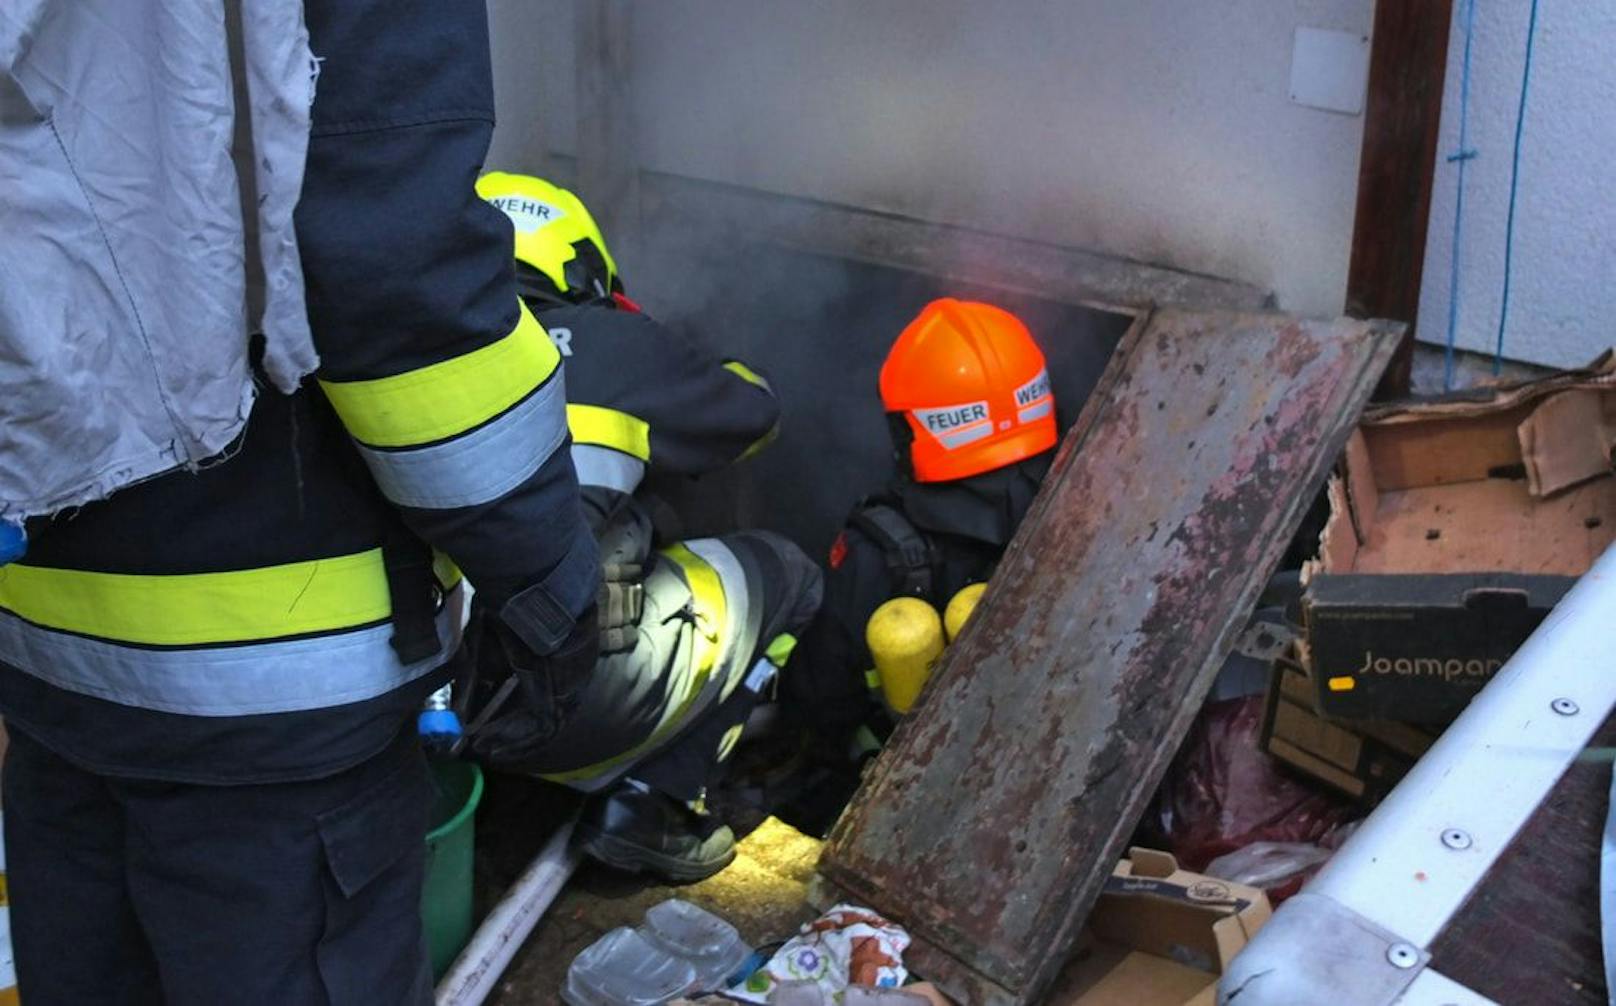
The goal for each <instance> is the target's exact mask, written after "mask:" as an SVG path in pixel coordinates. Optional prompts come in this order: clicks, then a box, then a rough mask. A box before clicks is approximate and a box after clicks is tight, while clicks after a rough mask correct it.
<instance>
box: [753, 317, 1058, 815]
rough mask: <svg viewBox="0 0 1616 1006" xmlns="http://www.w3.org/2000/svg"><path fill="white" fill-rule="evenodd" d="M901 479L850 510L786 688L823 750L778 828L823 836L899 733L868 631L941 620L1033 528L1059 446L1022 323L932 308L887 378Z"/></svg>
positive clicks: (892, 355)
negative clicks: (906, 609) (901, 605)
mask: <svg viewBox="0 0 1616 1006" xmlns="http://www.w3.org/2000/svg"><path fill="white" fill-rule="evenodd" d="M880 390H881V400H882V403H883V405H884V406H885V409H886V413H887V419H888V423H889V427H890V429H891V431H892V437H893V446H894V453H895V457H896V459H897V463H898V468H899V472H900V475H899V477H898V478H897V479H895V480H894V481H893V483H892V484H891V485H890V486H889V487H888V489H887V490H886V491H885V492H884V493H881V494H879V495H874V496H871V497H868V498H866V499H864V500H862V501H860V502H859V503H858V505H857V506H855V507H854V509H853V511H852V513H851V514H850V515H849V517H848V519H847V523H846V526H845V527H844V528H843V529H842V531H841V533H840V534H838V535H837V537H836V539H835V541H834V542H833V543H832V545H831V549H830V555H829V557H828V562H827V566H828V572H827V574H826V579H825V600H824V605H823V606H822V608H821V610H820V613H819V616H818V617H817V618H816V619H815V620H814V623H813V625H812V626H811V627H810V628H809V630H808V631H807V632H806V633H804V635H803V637H802V642H801V645H800V646H798V648H797V656H796V661H797V667H796V669H795V670H796V673H794V674H793V675H791V676H790V677H788V678H786V679H784V681H783V682H782V690H781V704H782V708H783V710H784V711H785V712H786V714H787V715H788V716H790V717H793V718H794V719H796V720H797V721H798V722H799V723H800V724H802V725H803V726H805V727H806V728H808V729H809V730H810V731H811V733H812V734H813V735H814V736H815V739H816V744H815V745H814V746H813V748H812V750H813V751H814V752H815V753H816V754H815V757H814V764H813V765H812V767H811V768H810V769H809V770H808V771H806V772H805V773H803V774H802V775H801V776H800V777H799V779H798V780H797V785H796V786H794V787H793V789H795V790H796V791H797V792H796V795H795V796H794V797H793V798H791V799H790V800H788V806H787V807H786V808H783V809H782V810H781V811H780V813H781V816H782V817H784V818H785V819H786V820H788V821H790V822H791V823H793V824H796V825H797V826H798V827H800V828H802V829H803V830H805V831H811V832H823V831H824V830H825V829H827V828H828V827H829V826H830V825H831V824H832V823H834V820H835V817H836V815H837V814H838V813H839V812H840V810H841V806H842V804H843V803H845V801H846V799H847V797H848V796H850V795H851V793H852V790H853V788H854V787H855V786H856V785H857V771H856V766H857V763H858V761H859V758H860V757H861V756H862V755H865V754H868V753H870V752H872V751H873V750H874V749H875V748H876V747H877V746H878V744H879V743H880V741H881V740H883V739H884V737H885V735H886V733H887V732H888V731H890V729H891V717H890V715H889V713H888V712H887V711H886V710H885V709H884V708H883V707H882V703H881V701H880V692H879V690H878V679H877V676H876V672H875V670H874V662H873V660H872V657H871V654H870V649H869V646H868V645H867V644H866V641H865V628H866V625H867V624H868V623H869V621H870V616H871V615H872V614H874V612H875V610H876V609H877V608H879V607H880V606H881V605H882V604H883V603H885V602H887V601H889V600H891V599H893V598H895V597H904V596H909V597H918V598H920V599H922V600H924V601H927V602H928V603H930V604H931V605H932V606H933V607H935V608H937V609H938V610H939V611H942V610H944V609H945V608H946V607H947V605H948V603H949V601H950V600H951V599H952V598H953V597H954V596H955V595H956V594H957V593H958V592H959V591H960V590H961V589H963V588H965V587H967V586H969V585H971V584H975V583H985V582H986V581H987V580H988V579H989V578H990V577H991V576H992V575H993V571H994V568H995V567H996V566H997V565H998V563H999V559H1000V557H1001V556H1002V555H1003V554H1004V550H1005V547H1006V546H1007V545H1009V543H1010V539H1011V537H1012V536H1013V535H1014V534H1015V532H1016V528H1017V527H1019V526H1020V524H1021V520H1022V518H1023V517H1025V516H1026V514H1027V509H1028V508H1029V507H1030V506H1031V505H1032V501H1033V498H1034V497H1035V496H1036V495H1037V493H1038V487H1039V485H1040V483H1041V482H1042V481H1043V478H1044V475H1045V474H1046V473H1047V472H1048V471H1049V464H1050V460H1051V459H1052V457H1053V454H1054V447H1055V445H1056V442H1057V439H1058V437H1057V428H1056V418H1055V401H1054V396H1053V394H1052V392H1051V390H1050V383H1049V376H1048V374H1047V372H1046V369H1045V363H1044V355H1043V352H1042V351H1041V350H1040V349H1039V348H1038V345H1037V343H1036V342H1034V341H1033V339H1032V336H1031V334H1030V333H1028V331H1027V328H1026V326H1025V325H1023V324H1022V323H1021V322H1020V320H1018V319H1017V318H1016V317H1015V316H1014V315H1011V314H1010V313H1009V312H1007V311H1004V310H1002V309H1000V308H998V307H994V306H992V305H989V304H982V303H973V302H963V301H958V300H953V299H943V300H937V301H933V302H932V303H930V304H928V305H927V306H926V307H925V309H924V310H922V311H921V312H920V314H919V316H918V317H916V318H915V320H914V321H912V322H911V323H910V324H909V325H908V326H907V327H906V328H905V329H904V330H903V332H902V334H900V335H899V336H898V339H897V341H896V342H895V343H894V344H893V346H892V349H891V350H890V351H889V352H888V354H887V358H886V361H885V363H884V364H883V365H882V367H881V378H880Z"/></svg>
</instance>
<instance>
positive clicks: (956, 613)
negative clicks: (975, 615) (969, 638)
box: [943, 583, 988, 643]
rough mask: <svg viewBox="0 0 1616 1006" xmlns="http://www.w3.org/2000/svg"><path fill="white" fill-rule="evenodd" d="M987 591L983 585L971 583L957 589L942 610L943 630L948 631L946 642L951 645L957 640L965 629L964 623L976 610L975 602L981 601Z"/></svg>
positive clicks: (986, 586)
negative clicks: (983, 593) (957, 591)
mask: <svg viewBox="0 0 1616 1006" xmlns="http://www.w3.org/2000/svg"><path fill="white" fill-rule="evenodd" d="M987 589H988V585H987V584H985V583H972V584H968V585H966V586H964V587H961V588H960V589H959V593H957V594H955V595H954V598H953V600H951V601H949V602H948V607H947V608H945V609H943V628H945V629H947V630H948V641H949V642H950V643H952V642H953V641H954V640H956V639H958V638H959V634H960V630H961V629H963V628H965V622H966V620H967V619H969V618H970V617H971V613H972V612H974V611H975V610H976V605H977V602H978V601H980V600H982V592H983V591H985V590H987Z"/></svg>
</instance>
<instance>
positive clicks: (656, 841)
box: [578, 781, 735, 884]
mask: <svg viewBox="0 0 1616 1006" xmlns="http://www.w3.org/2000/svg"><path fill="white" fill-rule="evenodd" d="M578 838H579V843H580V845H581V847H582V848H583V851H584V853H585V854H586V855H588V856H590V857H591V858H593V859H597V860H599V861H600V862H602V863H605V864H606V865H607V866H610V867H613V868H614V869H618V870H626V871H627V872H629V873H640V872H642V871H649V872H651V873H653V874H656V875H657V876H660V877H662V878H663V879H665V880H669V881H672V882H674V883H680V884H683V883H690V882H693V881H697V880H705V879H707V878H708V877H711V876H712V875H713V874H715V873H717V872H718V871H719V870H722V869H723V868H724V867H726V866H728V865H729V864H730V861H731V860H733V859H734V858H735V833H734V832H732V831H730V829H729V826H728V825H721V824H718V823H717V822H715V821H713V820H712V819H711V818H708V817H706V816H704V815H701V814H697V813H696V812H695V811H693V810H691V809H690V808H689V807H688V806H686V805H685V804H683V803H680V802H679V801H678V800H675V799H674V798H672V797H670V796H664V795H663V794H661V793H658V792H656V791H655V790H652V789H650V788H649V787H646V786H644V785H642V784H640V783H636V782H630V781H624V782H622V783H619V784H618V785H617V786H616V787H615V788H613V789H611V790H608V791H606V792H605V793H601V794H598V795H596V796H594V797H591V798H590V800H589V802H588V803H586V804H585V805H584V809H583V815H582V817H581V818H580V819H579V821H578Z"/></svg>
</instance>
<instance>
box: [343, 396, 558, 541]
mask: <svg viewBox="0 0 1616 1006" xmlns="http://www.w3.org/2000/svg"><path fill="white" fill-rule="evenodd" d="M566 435H567V393H566V388H565V386H564V385H563V383H562V377H561V370H560V369H559V368H558V369H557V370H556V372H555V374H554V375H553V376H552V377H551V378H550V379H549V380H548V381H546V382H545V383H544V384H543V385H542V386H541V387H540V388H539V389H538V390H537V391H535V392H533V394H531V395H529V396H528V397H527V398H526V399H524V400H523V401H521V402H520V403H518V404H517V405H516V406H515V407H514V408H512V409H511V410H510V411H509V412H507V413H505V414H504V415H502V416H500V417H499V418H498V419H495V420H493V421H492V422H489V423H487V424H485V425H483V426H480V427H478V428H477V429H475V430H472V431H471V432H470V433H467V434H464V435H462V436H458V437H455V438H454V439H452V440H445V441H443V442H442V443H439V444H433V445H432V446H430V447H414V448H405V449H403V450H391V451H381V450H376V449H374V448H370V447H366V446H365V445H364V444H357V446H358V447H359V453H360V454H361V455H363V456H364V458H365V463H366V464H368V465H369V466H370V474H371V475H372V476H373V477H374V478H375V479H376V484H377V485H378V486H380V487H381V490H382V494H383V495H384V496H386V497H387V498H388V499H390V500H392V501H393V502H394V503H397V504H399V505H400V506H410V507H419V508H421V509H424V510H449V509H452V508H454V507H463V506H477V505H478V504H480V503H488V502H491V501H493V500H497V499H499V498H500V497H501V496H503V495H505V494H506V493H508V492H510V491H511V490H512V489H515V488H516V487H517V486H519V485H521V484H522V482H523V481H524V480H526V479H527V478H528V477H529V476H530V475H532V474H533V473H534V472H536V471H538V470H539V467H540V466H541V465H543V464H544V462H545V461H547V460H549V458H550V455H551V454H553V453H555V449H556V448H557V447H558V446H560V444H561V441H562V439H563V438H564V437H565V436H566Z"/></svg>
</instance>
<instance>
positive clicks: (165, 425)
mask: <svg viewBox="0 0 1616 1006" xmlns="http://www.w3.org/2000/svg"><path fill="white" fill-rule="evenodd" d="M314 67H315V63H314V61H313V57H312V55H311V54H310V52H309V46H308V32H307V30H306V28H305V26H304V23H303V4H302V2H301V0H254V2H252V3H250V4H244V3H241V2H240V0H230V2H227V3H223V4H217V3H198V2H194V0H7V2H6V3H4V4H0V235H3V240H0V388H4V389H5V390H4V393H3V394H0V517H8V518H16V517H26V516H32V515H37V514H47V513H52V512H55V511H57V510H61V509H63V508H66V507H70V506H75V505H78V504H81V503H85V502H88V501H90V500H94V499H99V498H101V497H104V496H106V495H108V494H110V493H112V492H113V491H114V490H116V489H118V488H121V487H122V486H125V485H129V484H131V483H133V482H137V481H140V480H141V479H145V478H150V477H152V476H154V475H158V474H161V473H163V472H165V471H168V470H170V469H173V468H176V467H179V466H185V465H196V464H198V463H200V462H202V461H204V460H206V459H207V458H209V457H212V456H214V455H216V454H218V453H220V452H221V451H222V450H224V449H225V448H226V447H227V446H228V445H229V444H230V442H231V441H232V440H234V439H235V437H236V436H237V435H238V434H239V433H240V431H241V429H242V427H243V426H244V424H245V423H246V419H247V414H248V412H249V411H250V410H251V408H252V402H253V396H254V389H253V382H252V375H251V368H250V366H249V363H248V344H249V333H251V332H254V331H262V332H263V333H264V336H265V353H264V368H265V371H266V373H267V374H268V375H269V377H270V379H271V380H272V381H273V382H274V383H275V384H276V385H277V386H278V387H279V388H280V389H281V390H283V391H291V390H292V389H293V388H295V387H296V386H297V383H298V381H299V380H300V379H301V378H302V377H303V376H304V375H305V374H308V373H310V372H311V371H312V370H313V369H314V368H315V366H316V365H317V364H318V362H319V361H318V357H317V356H316V354H315V351H314V344H313V340H312V338H311V336H310V333H309V326H308V317H307V311H306V308H305V305H304V298H303V275H302V269H301V265H300V260H299V257H298V253H297V241H296V236H295V233H294V231H293V226H292V211H293V209H294V208H295V207H296V205H297V200H298V195H299V193H300V192H301V190H302V184H303V166H304V160H305V155H306V153H307V147H308V135H309V107H310V104H311V103H312V101H313V93H314ZM238 112H239V113H241V114H239V115H238ZM250 289H251V291H252V292H251V293H249V290H250ZM249 300H251V301H252V306H251V307H249Z"/></svg>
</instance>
